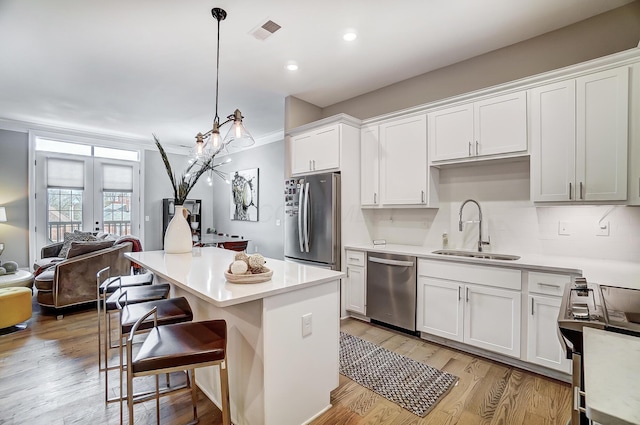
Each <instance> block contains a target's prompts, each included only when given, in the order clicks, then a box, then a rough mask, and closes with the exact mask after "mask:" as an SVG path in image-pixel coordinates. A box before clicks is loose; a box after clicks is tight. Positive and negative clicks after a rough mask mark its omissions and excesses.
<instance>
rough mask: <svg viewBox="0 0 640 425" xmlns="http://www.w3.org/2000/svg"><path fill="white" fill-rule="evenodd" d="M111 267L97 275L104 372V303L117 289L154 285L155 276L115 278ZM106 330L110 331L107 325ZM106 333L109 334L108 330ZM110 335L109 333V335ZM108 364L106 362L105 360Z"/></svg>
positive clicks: (100, 341) (99, 356) (99, 363)
mask: <svg viewBox="0 0 640 425" xmlns="http://www.w3.org/2000/svg"><path fill="white" fill-rule="evenodd" d="M110 269H111V268H110V267H105V268H104V269H102V270H100V271H99V272H98V273H96V288H97V293H96V300H97V310H98V370H99V371H103V370H104V367H103V366H102V329H101V325H102V319H103V317H102V315H101V314H100V312H101V310H103V309H104V302H105V300H106V296H107V295H108V294H111V293H113V292H114V291H115V290H116V289H117V288H129V287H132V286H144V285H151V284H153V274H152V273H146V274H141V275H130V276H114V277H111V272H110ZM105 274H106V275H107V278H106V279H104V280H103V276H104V275H105ZM105 329H109V328H108V327H107V325H106V323H105ZM105 332H108V330H106V331H105ZM107 335H108V333H107ZM105 364H106V360H105Z"/></svg>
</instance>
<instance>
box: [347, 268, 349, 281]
mask: <svg viewBox="0 0 640 425" xmlns="http://www.w3.org/2000/svg"><path fill="white" fill-rule="evenodd" d="M347 279H349V267H347Z"/></svg>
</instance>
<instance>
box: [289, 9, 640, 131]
mask: <svg viewBox="0 0 640 425" xmlns="http://www.w3.org/2000/svg"><path fill="white" fill-rule="evenodd" d="M638 41H640V1H636V2H633V3H630V4H628V5H626V6H623V7H620V8H617V9H613V10H611V11H609V12H606V13H603V14H600V15H597V16H594V17H592V18H589V19H586V20H584V21H580V22H577V23H575V24H573V25H569V26H566V27H564V28H560V29H558V30H555V31H551V32H548V33H546V34H543V35H541V36H538V37H535V38H531V39H529V40H525V41H523V42H520V43H516V44H513V45H511V46H507V47H504V48H502V49H498V50H494V51H492V52H489V53H486V54H484V55H480V56H476V57H474V58H471V59H468V60H465V61H462V62H459V63H456V64H453V65H450V66H447V67H444V68H441V69H437V70H435V71H432V72H428V73H426V74H422V75H419V76H417V77H414V78H410V79H408V80H404V81H401V82H399V83H396V84H392V85H389V86H387V87H383V88H381V89H378V90H375V91H372V92H370V93H366V94H363V95H361V96H358V97H354V98H352V99H349V100H345V101H344V102H340V103H337V104H334V105H331V106H327V107H325V108H323V110H322V117H323V118H324V117H329V116H332V115H335V114H339V113H345V114H349V115H351V116H354V117H356V118H360V119H366V118H371V117H375V116H378V115H383V114H386V113H390V112H395V111H399V110H401V109H405V108H410V107H413V106H418V105H422V104H425V103H429V102H433V101H436V100H440V99H446V98H448V97H452V96H456V95H459V94H463V93H467V92H471V91H474V90H480V89H482V88H486V87H491V86H494V85H498V84H501V83H506V82H509V81H513V80H517V79H520V78H524V77H528V76H532V75H536V74H540V73H542V72H546V71H551V70H554V69H558V68H562V67H565V66H569V65H573V64H577V63H580V62H584V61H588V60H591V59H595V58H599V57H602V56H606V55H610V54H612V53H617V52H621V51H623V50H627V49H631V48H634V47H636V46H638ZM472 42H473V40H470V43H472ZM417 54H419V52H417ZM363 78H366V75H363ZM285 105H287V106H291V107H299V102H286V103H285ZM308 110H309V107H308V106H304V107H303V108H302V112H300V113H298V112H296V111H286V113H285V116H292V117H304V116H305V115H306V114H307V111H308ZM311 121H314V120H310V121H307V122H311ZM289 122H291V124H294V126H297V125H301V124H306V122H299V120H293V119H292V120H290V121H289ZM290 128H292V127H286V129H290Z"/></svg>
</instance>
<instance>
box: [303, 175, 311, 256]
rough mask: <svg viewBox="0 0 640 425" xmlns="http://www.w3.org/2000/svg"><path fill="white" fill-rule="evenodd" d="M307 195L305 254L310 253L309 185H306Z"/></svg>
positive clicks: (305, 202)
mask: <svg viewBox="0 0 640 425" xmlns="http://www.w3.org/2000/svg"><path fill="white" fill-rule="evenodd" d="M305 191H306V193H305V195H304V243H305V249H304V250H303V252H309V219H310V218H311V217H310V213H309V183H306V184H305Z"/></svg>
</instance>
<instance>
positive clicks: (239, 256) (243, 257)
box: [235, 252, 249, 264]
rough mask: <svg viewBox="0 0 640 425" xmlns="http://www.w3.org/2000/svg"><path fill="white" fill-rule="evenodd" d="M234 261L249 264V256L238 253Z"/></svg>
mask: <svg viewBox="0 0 640 425" xmlns="http://www.w3.org/2000/svg"><path fill="white" fill-rule="evenodd" d="M235 260H236V261H244V262H245V263H247V264H249V256H248V255H247V254H246V253H245V252H238V253H237V254H236V257H235Z"/></svg>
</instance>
